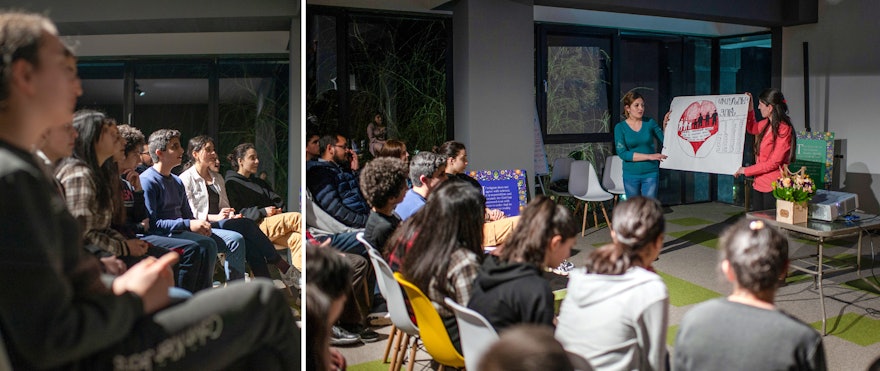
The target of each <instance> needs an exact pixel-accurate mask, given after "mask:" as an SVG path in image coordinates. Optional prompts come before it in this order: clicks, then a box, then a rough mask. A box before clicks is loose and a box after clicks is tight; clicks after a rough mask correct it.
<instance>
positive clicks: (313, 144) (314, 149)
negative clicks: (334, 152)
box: [305, 131, 321, 162]
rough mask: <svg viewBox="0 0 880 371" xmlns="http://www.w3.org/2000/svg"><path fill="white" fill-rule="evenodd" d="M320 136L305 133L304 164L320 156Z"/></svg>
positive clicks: (308, 132)
mask: <svg viewBox="0 0 880 371" xmlns="http://www.w3.org/2000/svg"><path fill="white" fill-rule="evenodd" d="M319 140H321V136H320V135H318V134H317V133H313V132H311V131H306V157H305V159H306V162H309V161H315V160H317V159H318V157H319V156H321V146H320V145H318V141H319Z"/></svg>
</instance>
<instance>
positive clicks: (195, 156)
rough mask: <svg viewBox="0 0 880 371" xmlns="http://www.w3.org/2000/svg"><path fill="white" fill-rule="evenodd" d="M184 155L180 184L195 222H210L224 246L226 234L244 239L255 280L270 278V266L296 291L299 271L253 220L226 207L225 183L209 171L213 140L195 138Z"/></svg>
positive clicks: (213, 157) (212, 162)
mask: <svg viewBox="0 0 880 371" xmlns="http://www.w3.org/2000/svg"><path fill="white" fill-rule="evenodd" d="M186 152H187V153H188V154H189V156H190V158H191V159H190V161H189V162H187V164H186V166H185V168H186V170H184V172H183V173H181V174H180V181H181V182H183V187H184V189H185V190H186V199H187V201H188V202H189V206H190V208H191V209H192V213H193V215H194V216H195V218H196V219H204V220H207V221H209V222H211V228H212V230H214V231H215V233H217V234H218V235H219V236H220V237H222V238H223V239H224V241H227V244H229V243H230V240H229V239H227V238H226V237H224V235H225V233H226V232H229V231H231V232H236V233H237V234H239V235H240V236H241V237H242V238H244V246H246V247H247V249H246V250H245V256H246V260H247V262H248V263H249V264H250V267H251V270H252V271H253V272H254V275H255V276H257V277H266V278H269V277H271V276H270V275H269V268H268V266H267V263H268V264H272V265H274V266H275V267H277V268H278V270H279V271H280V272H281V280H282V281H283V282H284V284H285V285H287V286H288V287H294V288H299V285H300V283H299V281H300V273H299V271H298V270H296V268H293V267H292V266H291V265H290V263H288V262H287V261H286V260H284V259H283V258H281V255H279V254H278V251H276V250H275V246H274V245H272V242H271V241H269V238H268V237H266V235H265V234H264V233H263V231H261V230H260V228H259V227H258V226H257V224H256V222H254V220H253V219H248V218H243V217H242V216H243V215H242V214H235V209H234V208H232V207H229V199H228V198H227V196H226V182H225V181H224V180H223V177H222V176H220V174H217V173H216V172H214V171H211V167H214V166H215V165H216V162H217V153H216V152H215V151H214V140H213V139H211V138H210V137H208V136H205V135H200V136H197V137H194V138H192V139H190V140H189V145H188V146H187V151H186ZM221 232H224V233H221ZM235 238H236V239H237V238H238V236H236V237H235Z"/></svg>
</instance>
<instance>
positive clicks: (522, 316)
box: [468, 256, 553, 333]
mask: <svg viewBox="0 0 880 371" xmlns="http://www.w3.org/2000/svg"><path fill="white" fill-rule="evenodd" d="M468 307H469V308H471V309H473V310H475V311H477V312H479V313H480V314H482V315H483V316H484V317H486V319H487V320H489V323H491V324H492V326H493V327H495V331H498V332H499V333H500V332H501V331H503V330H504V329H505V328H506V327H508V326H512V325H515V324H519V323H533V324H546V325H550V326H553V292H552V291H551V290H550V283H549V282H548V281H547V280H546V279H544V278H543V277H542V276H541V270H540V269H539V268H538V267H537V266H535V265H534V264H528V263H505V262H502V261H501V260H500V259H498V258H497V257H496V256H489V257H488V258H487V259H486V260H485V261H483V266H482V267H480V274H479V276H477V280H476V282H474V292H473V295H472V296H471V301H470V303H468Z"/></svg>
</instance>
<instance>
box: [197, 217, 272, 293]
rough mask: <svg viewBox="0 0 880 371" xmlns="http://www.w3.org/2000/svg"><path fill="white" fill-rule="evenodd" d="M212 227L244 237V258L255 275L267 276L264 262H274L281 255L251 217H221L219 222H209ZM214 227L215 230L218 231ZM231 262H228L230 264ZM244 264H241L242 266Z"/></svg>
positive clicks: (266, 266)
mask: <svg viewBox="0 0 880 371" xmlns="http://www.w3.org/2000/svg"><path fill="white" fill-rule="evenodd" d="M211 226H212V227H214V228H222V229H220V230H224V231H234V232H237V233H238V234H239V235H241V237H242V238H243V239H244V245H243V246H246V247H247V249H246V250H245V259H246V260H247V262H248V263H249V264H250V265H251V271H253V272H254V276H257V277H267V278H268V277H269V267H268V265H267V264H266V263H267V262H268V263H272V264H274V263H276V262H278V261H279V260H281V255H278V251H275V245H273V244H272V241H269V238H268V237H266V235H265V234H264V233H263V231H261V230H260V227H259V226H258V225H257V223H256V222H254V221H253V220H251V219H247V218H238V219H223V220H221V221H219V222H215V223H211ZM220 230H217V229H215V231H220ZM231 264H232V263H230V265H231ZM243 265H244V264H242V266H243Z"/></svg>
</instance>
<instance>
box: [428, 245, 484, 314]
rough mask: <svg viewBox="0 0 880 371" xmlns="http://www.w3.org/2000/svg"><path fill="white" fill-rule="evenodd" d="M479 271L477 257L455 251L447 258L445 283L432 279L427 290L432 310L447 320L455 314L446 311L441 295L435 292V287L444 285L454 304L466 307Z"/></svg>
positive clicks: (465, 251)
mask: <svg viewBox="0 0 880 371" xmlns="http://www.w3.org/2000/svg"><path fill="white" fill-rule="evenodd" d="M479 269H480V260H479V257H478V256H477V255H476V254H474V253H473V252H472V251H469V250H466V249H457V250H455V252H453V253H452V255H451V256H449V270H448V271H447V272H446V280H445V282H437V280H436V279H433V280H431V286H430V289H429V290H428V298H430V299H431V302H433V304H434V308H435V309H437V312H438V313H440V317H444V318H449V317H452V316H454V315H455V314H454V313H452V311H450V310H449V309H446V305H445V304H443V295H442V294H441V293H440V291H439V290H437V285H438V284H445V285H446V289H447V290H448V291H449V292H450V293H452V299H453V300H455V302H456V303H459V304H461V305H465V306H466V305H467V303H468V302H469V301H470V300H471V294H472V293H473V289H474V281H476V280H477V273H478V272H479Z"/></svg>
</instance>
